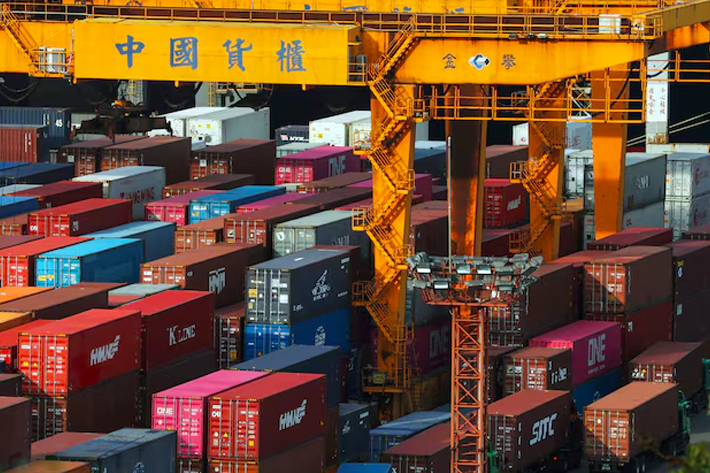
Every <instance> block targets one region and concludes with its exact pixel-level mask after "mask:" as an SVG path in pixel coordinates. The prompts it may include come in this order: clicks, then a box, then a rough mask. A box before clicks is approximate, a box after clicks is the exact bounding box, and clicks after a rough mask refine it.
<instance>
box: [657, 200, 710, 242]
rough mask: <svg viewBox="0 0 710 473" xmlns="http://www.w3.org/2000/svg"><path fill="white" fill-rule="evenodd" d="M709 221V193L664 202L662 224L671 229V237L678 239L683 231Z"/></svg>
mask: <svg viewBox="0 0 710 473" xmlns="http://www.w3.org/2000/svg"><path fill="white" fill-rule="evenodd" d="M706 223H710V194H705V195H701V196H700V197H696V198H695V199H693V200H690V201H688V200H671V199H667V200H666V202H665V211H664V215H663V226H664V227H666V228H672V229H673V239H678V238H680V237H681V236H682V235H683V232H684V231H687V230H690V229H691V228H693V227H697V226H700V225H705V224H706Z"/></svg>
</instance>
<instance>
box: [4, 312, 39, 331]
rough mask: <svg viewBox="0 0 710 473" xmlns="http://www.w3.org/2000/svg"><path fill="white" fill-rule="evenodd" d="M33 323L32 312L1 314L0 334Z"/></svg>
mask: <svg viewBox="0 0 710 473" xmlns="http://www.w3.org/2000/svg"><path fill="white" fill-rule="evenodd" d="M29 322H32V312H0V332H3V331H5V330H9V329H11V328H15V327H19V326H20V325H24V324H26V323H29Z"/></svg>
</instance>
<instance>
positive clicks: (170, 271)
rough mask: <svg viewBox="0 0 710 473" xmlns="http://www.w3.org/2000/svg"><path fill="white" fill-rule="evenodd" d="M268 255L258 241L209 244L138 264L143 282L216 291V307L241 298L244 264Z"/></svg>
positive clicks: (257, 260)
mask: <svg viewBox="0 0 710 473" xmlns="http://www.w3.org/2000/svg"><path fill="white" fill-rule="evenodd" d="M265 259H267V255H266V250H265V249H264V247H263V246H261V245H226V244H224V243H221V244H217V245H212V246H208V247H206V248H201V249H199V250H195V251H188V252H185V253H180V254H178V255H173V256H168V257H166V258H161V259H159V260H155V261H151V262H149V263H144V264H142V265H141V282H142V283H144V284H177V285H178V286H180V287H181V288H183V289H188V290H193V291H209V292H214V293H215V297H216V299H215V307H224V306H226V305H230V304H234V303H236V302H240V301H243V300H244V280H245V277H246V268H247V267H249V266H251V265H254V264H257V263H260V262H262V261H264V260H265Z"/></svg>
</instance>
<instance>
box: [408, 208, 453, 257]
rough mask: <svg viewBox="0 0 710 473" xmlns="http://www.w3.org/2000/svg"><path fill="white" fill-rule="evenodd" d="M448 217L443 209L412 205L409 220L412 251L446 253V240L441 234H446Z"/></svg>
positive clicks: (433, 253)
mask: <svg viewBox="0 0 710 473" xmlns="http://www.w3.org/2000/svg"><path fill="white" fill-rule="evenodd" d="M448 225H449V217H448V213H447V212H446V211H445V210H427V209H420V208H419V206H417V205H415V206H414V207H412V215H411V219H410V221H409V244H410V245H412V246H413V247H414V252H415V253H416V252H420V251H423V252H426V253H429V254H431V255H445V254H447V253H448V249H449V247H448V241H447V239H446V238H442V237H441V236H442V235H448Z"/></svg>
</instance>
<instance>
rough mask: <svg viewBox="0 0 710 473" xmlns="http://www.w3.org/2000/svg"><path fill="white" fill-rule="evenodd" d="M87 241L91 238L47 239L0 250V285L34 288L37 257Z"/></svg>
mask: <svg viewBox="0 0 710 473" xmlns="http://www.w3.org/2000/svg"><path fill="white" fill-rule="evenodd" d="M89 240H91V238H80V237H48V238H42V239H41V240H37V241H33V242H30V243H25V244H24V245H18V246H13V247H11V248H6V249H4V250H0V285H1V286H20V287H26V286H34V285H35V260H36V258H37V256H38V255H41V254H42V253H47V252H48V251H53V250H58V249H59V248H66V247H67V246H72V245H76V244H77V243H82V242H85V241H89Z"/></svg>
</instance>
